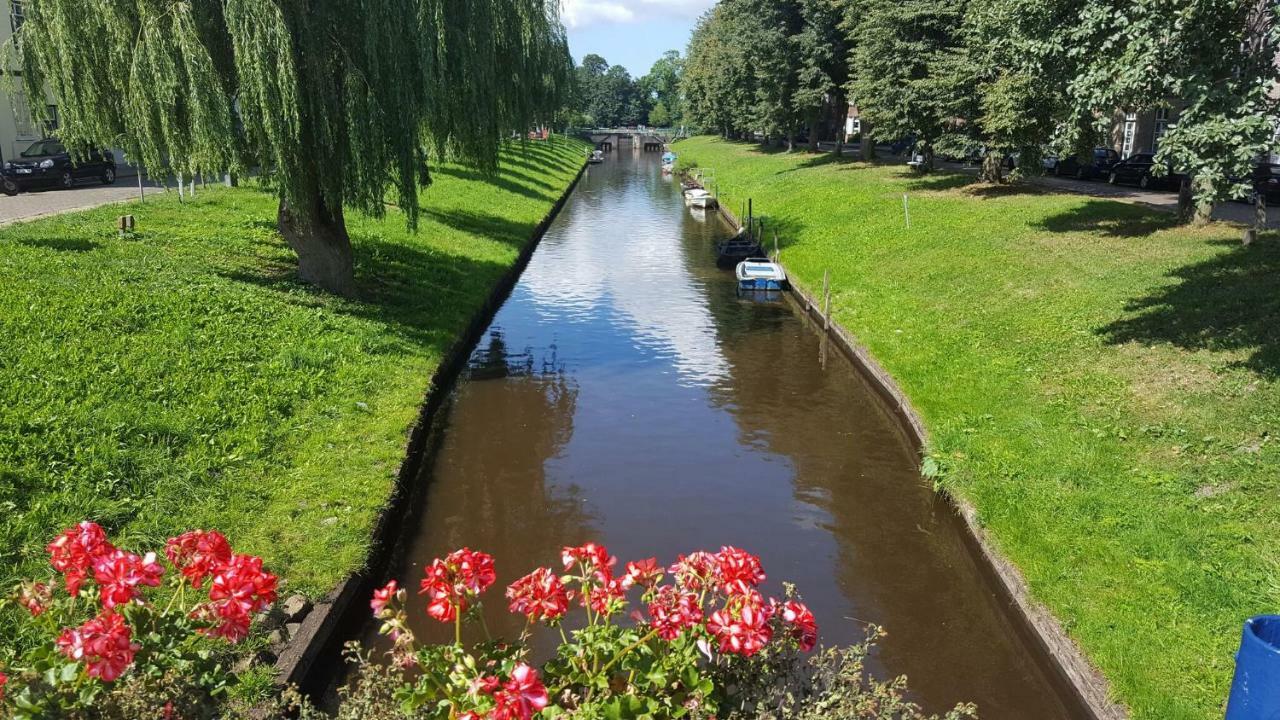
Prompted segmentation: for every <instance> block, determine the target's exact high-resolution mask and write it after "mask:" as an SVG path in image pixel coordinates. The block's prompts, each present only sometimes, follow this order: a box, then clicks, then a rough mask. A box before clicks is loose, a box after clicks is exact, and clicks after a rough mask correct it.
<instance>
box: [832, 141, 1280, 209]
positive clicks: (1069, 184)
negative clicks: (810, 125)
mask: <svg viewBox="0 0 1280 720" xmlns="http://www.w3.org/2000/svg"><path fill="white" fill-rule="evenodd" d="M818 145H819V147H820V148H821V149H826V150H834V149H835V147H834V145H831V144H827V143H818ZM879 151H880V153H879V154H880V158H882V159H886V158H893V157H894V156H893V155H890V154H889V151H888V148H887V147H885V148H879ZM859 152H860V148H858V146H856V145H854V146H846V147H845V150H844V153H843V154H844V155H853V156H856V155H857V154H858V153H859ZM902 162H904V163H905V162H906V159H905V158H903V159H902ZM938 166H939V168H942V169H945V170H952V171H956V172H964V173H972V174H977V172H978V168H977V166H974V165H964V164H961V163H948V162H942V161H939V162H938ZM1031 182H1033V183H1035V184H1037V185H1041V186H1043V187H1047V188H1050V189H1053V190H1058V191H1061V192H1069V193H1076V194H1079V195H1088V196H1090V197H1099V198H1107V199H1110V200H1119V201H1121V202H1129V203H1135V204H1139V205H1146V206H1148V207H1151V208H1154V209H1156V210H1160V211H1163V212H1170V213H1173V212H1177V211H1178V194H1177V193H1176V192H1171V191H1162V190H1141V189H1139V188H1136V187H1128V186H1124V185H1109V184H1107V183H1105V182H1102V181H1097V180H1076V179H1074V178H1061V177H1052V176H1045V177H1038V178H1032V179H1031ZM1213 218H1214V219H1215V220H1225V221H1227V222H1234V223H1240V224H1242V225H1252V224H1253V206H1252V205H1247V204H1245V203H1238V202H1228V203H1220V204H1219V205H1218V206H1217V207H1216V208H1214V210H1213ZM1267 227H1269V228H1280V208H1277V207H1273V208H1268V209H1267Z"/></svg>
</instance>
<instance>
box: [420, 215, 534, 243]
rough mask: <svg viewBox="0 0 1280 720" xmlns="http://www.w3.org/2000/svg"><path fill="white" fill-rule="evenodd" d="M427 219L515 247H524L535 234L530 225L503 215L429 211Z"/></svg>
mask: <svg viewBox="0 0 1280 720" xmlns="http://www.w3.org/2000/svg"><path fill="white" fill-rule="evenodd" d="M423 214H424V215H425V216H426V217H427V218H429V219H430V220H433V221H435V222H438V223H440V224H442V225H447V226H449V227H451V228H453V229H454V230H460V231H462V232H464V233H468V234H470V235H475V236H477V237H483V238H486V239H489V240H496V241H499V242H502V243H506V244H507V245H511V246H513V247H517V248H520V247H524V244H525V243H526V242H528V241H529V236H530V235H531V234H532V233H533V226H532V225H530V224H529V223H524V222H516V221H514V220H510V219H508V218H505V217H503V216H501V215H493V214H490V213H473V212H440V211H438V210H428V211H426V212H425V213H423Z"/></svg>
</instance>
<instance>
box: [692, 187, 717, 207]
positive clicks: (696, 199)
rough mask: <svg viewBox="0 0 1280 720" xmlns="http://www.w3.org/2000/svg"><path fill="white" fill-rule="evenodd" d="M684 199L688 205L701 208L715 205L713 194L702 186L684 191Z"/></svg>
mask: <svg viewBox="0 0 1280 720" xmlns="http://www.w3.org/2000/svg"><path fill="white" fill-rule="evenodd" d="M684 201H685V203H686V204H687V205H689V207H695V208H700V209H702V210H706V209H708V208H713V207H715V206H716V198H715V196H714V195H712V194H711V193H709V192H707V191H706V190H703V189H702V188H694V189H692V190H686V191H685V193H684Z"/></svg>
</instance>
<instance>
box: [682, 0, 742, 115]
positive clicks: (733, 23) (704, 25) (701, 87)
mask: <svg viewBox="0 0 1280 720" xmlns="http://www.w3.org/2000/svg"><path fill="white" fill-rule="evenodd" d="M744 25H745V23H744V20H743V18H742V16H741V14H740V13H739V12H738V8H737V6H735V5H732V4H730V3H719V4H717V5H715V6H714V7H713V8H711V9H710V10H708V11H707V12H706V13H704V14H703V15H702V17H701V18H699V19H698V24H697V25H696V26H695V27H694V30H693V36H692V38H691V39H690V40H689V49H688V51H687V53H686V58H687V59H686V61H685V69H684V75H683V76H682V77H681V81H680V91H681V94H682V95H683V97H684V101H685V107H684V112H685V118H686V119H687V120H688V121H689V122H690V123H691V124H693V125H695V126H697V127H700V128H704V129H714V130H715V131H717V132H719V133H720V134H721V135H723V136H724V137H729V138H736V137H741V136H742V135H743V134H744V133H746V132H750V131H751V125H752V119H753V118H752V116H753V106H754V103H755V95H756V74H755V73H754V72H752V70H751V68H750V66H749V65H748V62H749V61H748V53H747V50H748V48H747V43H746V42H745V41H744V32H745V28H744V27H743V26H744Z"/></svg>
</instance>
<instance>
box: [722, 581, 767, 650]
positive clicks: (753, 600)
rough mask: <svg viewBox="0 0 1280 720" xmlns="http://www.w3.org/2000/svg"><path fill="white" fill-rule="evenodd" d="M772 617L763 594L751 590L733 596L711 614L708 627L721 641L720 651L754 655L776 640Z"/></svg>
mask: <svg viewBox="0 0 1280 720" xmlns="http://www.w3.org/2000/svg"><path fill="white" fill-rule="evenodd" d="M769 616H770V609H769V607H768V606H767V605H765V604H764V599H763V598H761V597H760V593H757V592H755V591H754V590H751V591H749V592H748V593H746V594H743V595H739V596H736V597H731V598H730V599H729V602H728V604H727V605H725V607H724V608H723V609H721V610H717V611H716V612H714V613H712V615H711V619H710V620H708V621H707V630H709V631H711V634H712V635H714V636H715V637H716V639H717V640H718V641H719V642H720V652H723V653H734V654H737V655H742V656H743V657H751V656H752V655H755V654H756V653H757V652H759V651H760V650H761V649H762V648H763V647H764V646H765V645H767V644H769V641H770V640H772V639H773V628H772V627H770V626H769Z"/></svg>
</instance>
